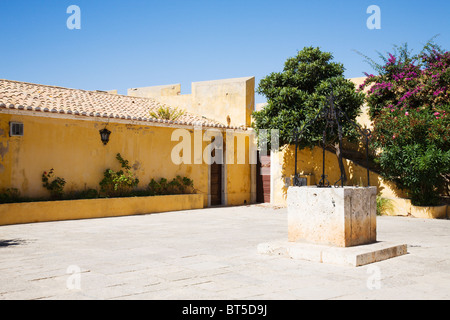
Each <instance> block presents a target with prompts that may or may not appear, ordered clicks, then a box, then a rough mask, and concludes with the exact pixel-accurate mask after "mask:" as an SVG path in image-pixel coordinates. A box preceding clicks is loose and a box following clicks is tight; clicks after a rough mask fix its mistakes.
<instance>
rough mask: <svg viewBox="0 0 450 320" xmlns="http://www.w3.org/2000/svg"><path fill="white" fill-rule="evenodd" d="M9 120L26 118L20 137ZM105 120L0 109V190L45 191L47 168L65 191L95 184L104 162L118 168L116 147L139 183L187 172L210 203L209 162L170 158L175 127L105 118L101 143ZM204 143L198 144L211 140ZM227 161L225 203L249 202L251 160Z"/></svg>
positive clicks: (24, 193)
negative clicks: (106, 133)
mask: <svg viewBox="0 0 450 320" xmlns="http://www.w3.org/2000/svg"><path fill="white" fill-rule="evenodd" d="M24 113H25V114H26V112H24ZM10 121H18V122H22V123H23V124H24V136H23V137H9V122H10ZM106 124H107V123H106V122H102V121H92V120H74V119H68V118H67V119H66V118H49V117H40V116H29V115H23V114H4V113H1V114H0V190H2V189H6V188H16V189H18V190H20V192H21V195H22V196H26V197H32V198H39V197H47V196H48V195H49V193H48V191H47V190H46V189H45V188H44V187H42V181H41V176H42V173H43V172H44V171H49V170H50V169H51V168H53V169H54V171H55V176H58V177H62V178H64V179H65V180H66V182H67V184H66V186H65V189H64V191H65V192H70V191H81V190H84V189H86V188H93V189H97V190H99V182H100V181H101V180H102V179H103V172H104V171H105V170H106V169H108V168H111V169H113V170H119V169H120V164H119V163H118V161H117V160H116V154H117V153H120V154H121V155H122V157H123V158H124V159H126V160H128V161H129V162H130V165H131V166H132V168H133V170H134V172H135V173H136V174H137V176H138V178H139V179H140V183H139V186H138V188H139V189H145V188H146V187H147V185H148V183H149V182H150V180H151V179H152V178H154V179H155V180H159V179H160V178H166V179H169V180H171V179H173V178H175V177H176V176H177V175H180V176H182V177H184V176H185V177H188V178H190V179H192V180H193V181H194V186H195V188H196V189H197V191H198V193H201V194H204V195H206V196H205V197H204V199H205V200H204V202H205V203H204V205H205V206H207V205H208V202H207V201H208V200H207V194H208V192H209V180H208V179H209V170H208V169H209V166H208V164H206V163H205V162H203V163H202V164H194V159H193V157H194V152H192V161H191V162H192V164H180V165H177V164H174V163H173V162H172V161H171V152H172V149H173V148H174V147H175V146H176V145H177V144H178V143H179V142H178V141H171V136H172V133H173V131H174V130H176V129H177V128H174V127H156V126H145V125H140V124H127V123H109V124H107V128H108V129H109V130H110V131H111V132H112V133H111V137H110V142H109V143H108V144H107V145H106V146H104V145H103V144H102V142H101V140H100V134H99V130H101V129H103V128H104V127H105V125H106ZM183 129H186V128H183ZM204 130H205V129H203V132H204ZM193 132H194V130H193V128H191V129H189V133H190V134H191V146H192V150H194V137H193V136H194V134H193ZM243 134H244V133H243ZM202 143H203V144H202V149H204V148H205V147H206V146H207V145H208V144H209V142H205V141H203V142H202ZM227 167H228V168H227V169H228V170H227V174H228V177H227V181H228V185H227V188H226V190H227V192H228V193H229V196H228V199H229V201H230V203H229V204H244V200H245V201H246V202H247V203H249V202H250V192H251V190H250V175H249V170H250V169H249V168H250V165H249V164H247V165H236V166H233V165H231V166H227ZM238 177H239V178H238ZM246 180H248V181H249V182H248V183H247V182H246Z"/></svg>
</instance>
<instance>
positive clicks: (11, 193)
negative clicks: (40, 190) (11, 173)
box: [0, 188, 21, 203]
mask: <svg viewBox="0 0 450 320" xmlns="http://www.w3.org/2000/svg"><path fill="white" fill-rule="evenodd" d="M20 201H21V197H20V191H19V190H18V189H16V188H8V189H6V190H4V191H3V192H2V193H0V203H14V202H20Z"/></svg>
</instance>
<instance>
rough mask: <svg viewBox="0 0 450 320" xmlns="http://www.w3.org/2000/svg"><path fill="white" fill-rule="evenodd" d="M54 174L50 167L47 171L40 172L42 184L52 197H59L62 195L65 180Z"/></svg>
mask: <svg viewBox="0 0 450 320" xmlns="http://www.w3.org/2000/svg"><path fill="white" fill-rule="evenodd" d="M53 176H54V169H53V168H52V169H50V171H49V172H46V171H44V173H42V186H43V187H44V188H46V189H47V190H48V191H49V192H50V196H51V198H52V199H61V198H62V197H63V195H64V186H65V185H66V180H64V179H63V178H60V177H55V178H54V179H53V180H51V179H52V178H53Z"/></svg>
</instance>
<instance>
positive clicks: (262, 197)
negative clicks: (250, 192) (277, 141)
mask: <svg viewBox="0 0 450 320" xmlns="http://www.w3.org/2000/svg"><path fill="white" fill-rule="evenodd" d="M256 175H257V177H256V201H257V202H258V203H270V156H262V157H260V156H259V154H258V165H257V170H256Z"/></svg>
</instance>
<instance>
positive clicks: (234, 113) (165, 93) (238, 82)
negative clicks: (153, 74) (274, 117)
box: [128, 77, 255, 127]
mask: <svg viewBox="0 0 450 320" xmlns="http://www.w3.org/2000/svg"><path fill="white" fill-rule="evenodd" d="M180 88H181V87H180V85H179V84H174V85H166V86H154V87H142V88H131V89H128V95H129V96H138V97H145V98H153V99H156V100H158V101H159V102H161V103H164V104H167V105H169V106H172V107H178V108H181V109H184V110H186V111H188V112H191V113H195V114H199V115H202V116H205V117H206V118H208V119H212V120H216V121H219V122H220V123H223V124H228V122H227V119H228V116H229V119H230V120H231V121H230V125H231V126H247V127H249V126H250V124H251V114H252V112H253V111H254V109H255V78H254V77H245V78H235V79H224V80H213V81H201V82H193V83H192V89H191V90H192V93H191V94H184V95H181V94H180V91H181V89H180Z"/></svg>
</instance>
